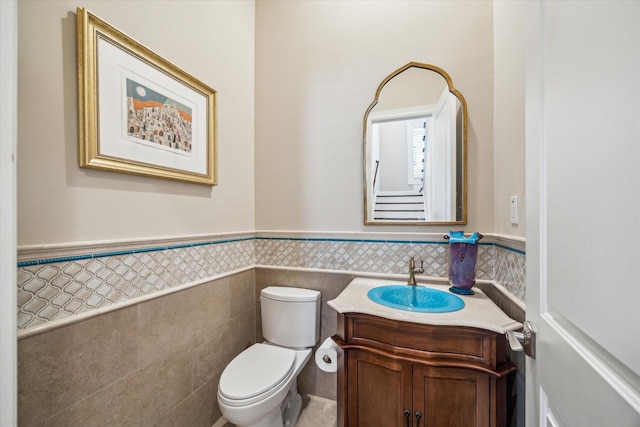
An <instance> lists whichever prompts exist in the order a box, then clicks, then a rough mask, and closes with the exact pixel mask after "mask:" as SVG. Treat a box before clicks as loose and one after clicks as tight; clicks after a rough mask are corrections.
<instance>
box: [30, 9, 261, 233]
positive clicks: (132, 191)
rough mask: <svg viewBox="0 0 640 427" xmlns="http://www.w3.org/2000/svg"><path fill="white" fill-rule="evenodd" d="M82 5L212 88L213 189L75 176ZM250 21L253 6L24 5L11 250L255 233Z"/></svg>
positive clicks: (84, 172)
mask: <svg viewBox="0 0 640 427" xmlns="http://www.w3.org/2000/svg"><path fill="white" fill-rule="evenodd" d="M78 6H80V7H86V8H87V9H88V10H89V11H90V12H93V13H94V14H96V15H98V16H99V17H100V18H102V19H104V20H105V21H107V22H108V23H110V24H111V25H113V26H115V27H116V28H118V29H120V30H121V31H123V32H125V33H127V34H128V35H130V36H131V37H133V38H134V39H136V40H138V41H139V42H141V43H142V44H144V45H145V46H147V47H148V48H150V49H152V50H154V51H155V52H157V53H158V54H160V55H161V56H163V57H164V58H165V59H167V60H169V61H171V62H173V63H174V64H176V65H178V66H179V67H181V68H182V69H183V70H185V71H186V72H188V73H190V74H192V75H193V76H195V77H196V78H198V79H199V80H201V81H203V82H204V83H206V84H207V85H209V86H210V87H212V88H213V89H215V90H217V92H218V121H219V125H218V147H219V150H218V157H219V161H218V166H219V170H218V181H219V185H218V186H217V187H213V188H211V187H205V186H200V185H194V184H184V183H177V182H171V181H166V180H160V179H152V178H144V177H136V176H131V175H123V174H116V173H109V172H102V171H93V170H88V169H80V168H79V167H78V160H77V130H76V128H77V119H76V117H77V105H78V104H77V90H76V80H77V73H76V52H75V46H76V41H75V28H76V24H75V18H76V16H75V11H76V7H78ZM254 18H255V5H254V2H251V1H231V2H219V1H207V2H201V1H180V2H175V1H173V2H169V1H161V2H153V3H150V2H148V1H127V2H119V1H20V2H19V5H18V21H19V22H18V24H19V34H18V43H19V54H18V61H19V64H18V65H19V69H18V73H19V87H18V97H19V112H18V245H36V244H48V243H66V242H76V241H95V240H106V239H124V238H126V239H133V238H139V237H140V238H144V237H158V236H174V235H191V234H205V233H218V232H228V231H251V230H253V229H254V223H255V220H254V212H255V209H254V167H253V144H254V141H253V140H254V138H253V111H254V108H253V96H254V72H253V71H254V56H255V55H254V27H255V25H254V24H255V23H254Z"/></svg>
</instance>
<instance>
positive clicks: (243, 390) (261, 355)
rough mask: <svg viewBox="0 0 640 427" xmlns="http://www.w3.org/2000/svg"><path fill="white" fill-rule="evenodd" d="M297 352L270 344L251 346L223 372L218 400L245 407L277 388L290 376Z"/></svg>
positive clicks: (262, 398)
mask: <svg viewBox="0 0 640 427" xmlns="http://www.w3.org/2000/svg"><path fill="white" fill-rule="evenodd" d="M295 360H296V352H295V351H294V350H290V349H287V348H282V347H276V346H273V345H269V344H262V343H258V344H254V345H252V346H251V347H249V348H247V349H246V350H244V351H243V352H242V353H240V354H239V355H238V356H236V357H235V358H234V359H233V360H232V361H231V363H229V365H227V367H226V368H225V370H224V371H223V372H222V375H221V377H220V383H219V386H218V392H219V393H218V396H219V398H220V399H221V400H222V401H223V402H224V403H225V404H226V405H229V406H247V405H250V404H252V403H255V402H258V401H261V400H264V399H266V398H267V397H269V396H270V395H272V394H273V393H275V392H276V391H278V390H279V389H280V386H281V385H282V384H283V383H286V382H287V381H289V379H290V378H291V376H292V375H293V370H294V366H295Z"/></svg>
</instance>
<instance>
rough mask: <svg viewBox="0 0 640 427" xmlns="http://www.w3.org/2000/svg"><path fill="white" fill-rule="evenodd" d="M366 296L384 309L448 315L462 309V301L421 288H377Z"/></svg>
mask: <svg viewBox="0 0 640 427" xmlns="http://www.w3.org/2000/svg"><path fill="white" fill-rule="evenodd" d="M367 296H368V297H369V299H370V300H371V301H373V302H375V303H377V304H380V305H384V306H386V307H391V308H397V309H399V310H406V311H417V312H421V313H450V312H452V311H458V310H461V309H462V308H464V301H462V299H461V298H460V297H458V296H456V295H453V294H450V293H448V292H444V291H439V290H437V289H431V288H424V287H422V286H409V285H387V286H378V287H377V288H373V289H371V290H370V291H369V292H367Z"/></svg>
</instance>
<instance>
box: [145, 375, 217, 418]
mask: <svg viewBox="0 0 640 427" xmlns="http://www.w3.org/2000/svg"><path fill="white" fill-rule="evenodd" d="M217 392H218V380H217V379H215V380H213V381H209V382H207V383H205V384H204V385H203V386H202V387H200V388H198V389H197V390H196V391H194V392H193V393H191V394H190V395H189V397H187V398H186V399H185V400H183V401H182V402H180V403H179V404H178V405H177V406H176V407H175V408H173V409H172V410H171V411H169V413H168V414H167V415H165V416H164V417H162V419H160V420H159V421H158V422H157V423H156V424H154V427H176V426H188V427H211V426H212V425H213V423H215V421H216V420H217V419H218V418H220V417H221V416H222V412H220V408H219V407H218V401H217Z"/></svg>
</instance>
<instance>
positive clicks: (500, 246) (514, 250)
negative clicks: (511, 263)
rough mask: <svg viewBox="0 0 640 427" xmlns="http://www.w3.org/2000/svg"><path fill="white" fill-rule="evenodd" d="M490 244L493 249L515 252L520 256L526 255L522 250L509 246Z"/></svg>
mask: <svg viewBox="0 0 640 427" xmlns="http://www.w3.org/2000/svg"><path fill="white" fill-rule="evenodd" d="M492 244H493V246H495V247H498V248H501V249H505V250H507V251H511V252H515V253H517V254H520V255H526V254H527V252H526V251H523V250H520V249H515V248H510V247H509V246H505V245H501V244H499V243H492Z"/></svg>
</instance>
